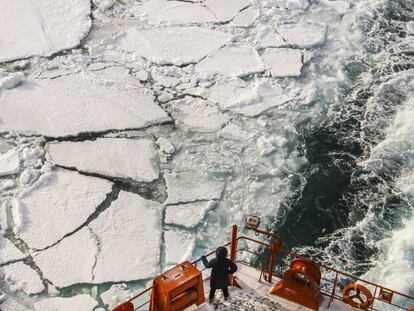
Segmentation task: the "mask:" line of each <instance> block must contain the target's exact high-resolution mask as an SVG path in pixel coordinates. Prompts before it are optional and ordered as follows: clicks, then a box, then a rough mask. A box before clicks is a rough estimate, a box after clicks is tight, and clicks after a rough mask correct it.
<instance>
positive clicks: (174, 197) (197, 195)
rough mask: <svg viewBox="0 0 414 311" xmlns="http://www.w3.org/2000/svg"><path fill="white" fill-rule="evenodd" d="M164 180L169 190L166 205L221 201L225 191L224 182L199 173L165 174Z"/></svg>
mask: <svg viewBox="0 0 414 311" xmlns="http://www.w3.org/2000/svg"><path fill="white" fill-rule="evenodd" d="M164 178H165V182H166V184H167V189H168V199H167V202H166V204H179V203H189V202H196V201H208V200H219V199H220V198H221V194H222V192H223V189H224V182H222V181H220V180H217V179H215V178H213V177H210V176H207V175H204V174H201V173H198V172H197V171H188V172H182V173H175V174H165V176H164Z"/></svg>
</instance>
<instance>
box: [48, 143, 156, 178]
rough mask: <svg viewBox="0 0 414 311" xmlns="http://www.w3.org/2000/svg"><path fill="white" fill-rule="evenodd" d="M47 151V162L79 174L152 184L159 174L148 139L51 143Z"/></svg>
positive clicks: (153, 150)
mask: <svg viewBox="0 0 414 311" xmlns="http://www.w3.org/2000/svg"><path fill="white" fill-rule="evenodd" d="M47 149H48V160H49V161H51V162H53V163H55V164H57V165H60V166H64V167H75V168H76V169H77V170H79V171H82V172H88V173H95V174H100V175H104V176H110V177H116V178H124V179H132V180H135V181H138V182H151V181H153V180H155V179H157V178H158V175H159V169H158V163H157V157H156V152H155V148H154V143H153V142H152V141H151V140H149V139H139V140H136V139H127V138H98V139H96V140H94V141H83V142H60V143H51V144H48V145H47ZM125 159H128V161H126V160H125Z"/></svg>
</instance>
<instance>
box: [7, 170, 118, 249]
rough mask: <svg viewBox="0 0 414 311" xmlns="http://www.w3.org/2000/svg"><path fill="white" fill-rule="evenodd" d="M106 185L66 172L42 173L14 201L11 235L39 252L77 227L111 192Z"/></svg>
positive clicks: (110, 184) (108, 185) (110, 187)
mask: <svg viewBox="0 0 414 311" xmlns="http://www.w3.org/2000/svg"><path fill="white" fill-rule="evenodd" d="M111 189H112V183H110V182H109V181H106V180H103V179H99V178H95V177H89V176H84V175H81V174H78V173H76V172H71V171H67V170H61V169H60V170H57V171H52V172H50V173H45V174H44V175H43V176H42V177H41V178H40V180H39V181H38V182H36V184H34V185H33V187H32V188H31V189H30V190H28V191H27V192H26V193H25V194H23V195H22V196H21V197H20V198H18V199H17V200H16V204H15V206H13V218H14V221H15V223H17V224H18V226H16V227H15V229H14V231H15V233H16V234H17V235H18V236H19V237H20V238H21V239H23V240H24V241H25V242H26V243H27V245H28V246H29V247H30V248H33V249H43V248H45V247H48V246H50V245H52V244H54V243H56V242H57V241H59V240H60V239H61V238H63V237H64V236H65V235H66V234H68V233H70V232H72V231H74V230H75V229H77V228H78V227H79V226H81V225H82V224H83V223H84V222H85V221H86V220H87V219H88V217H89V216H90V215H91V214H92V213H93V212H94V211H95V209H96V208H97V207H98V205H99V204H100V203H102V201H103V200H104V199H105V197H106V195H107V194H108V193H109V192H110V191H111Z"/></svg>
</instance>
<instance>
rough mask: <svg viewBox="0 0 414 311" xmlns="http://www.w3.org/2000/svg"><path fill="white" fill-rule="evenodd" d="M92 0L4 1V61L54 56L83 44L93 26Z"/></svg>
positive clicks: (0, 44)
mask: <svg viewBox="0 0 414 311" xmlns="http://www.w3.org/2000/svg"><path fill="white" fill-rule="evenodd" d="M90 13H91V7H90V2H89V1H88V0H73V1H70V2H68V1H66V0H53V1H49V0H38V1H30V0H15V1H5V0H3V1H1V2H0V20H1V23H0V33H1V41H0V62H5V61H11V60H15V59H19V58H26V57H30V56H34V55H40V56H50V55H52V54H53V53H56V52H58V51H61V50H64V49H70V48H73V47H76V46H77V45H79V43H80V41H81V40H82V38H83V37H85V36H86V34H87V33H88V32H89V29H90V27H91V20H90V17H89V15H90Z"/></svg>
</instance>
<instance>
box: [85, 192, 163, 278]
mask: <svg viewBox="0 0 414 311" xmlns="http://www.w3.org/2000/svg"><path fill="white" fill-rule="evenodd" d="M160 214H161V205H160V204H159V203H156V202H153V201H149V200H146V199H144V198H142V197H140V196H139V195H137V194H133V193H129V192H124V191H121V192H120V194H119V197H118V199H117V200H116V201H115V202H113V203H112V204H111V206H110V207H109V208H107V209H106V210H105V211H103V212H102V213H101V214H100V215H99V217H98V218H96V219H95V220H94V221H92V222H91V223H90V224H89V227H90V228H91V230H92V231H93V232H94V234H95V235H96V236H97V237H98V240H99V241H100V252H99V254H98V256H97V262H96V266H95V269H94V283H104V282H120V281H133V280H140V279H146V278H149V277H152V276H153V275H154V274H155V273H156V272H157V271H158V268H159V250H160V249H159V244H160V239H161V230H160V228H161V219H160V218H161V217H160Z"/></svg>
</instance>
